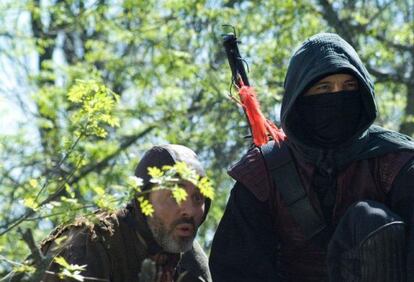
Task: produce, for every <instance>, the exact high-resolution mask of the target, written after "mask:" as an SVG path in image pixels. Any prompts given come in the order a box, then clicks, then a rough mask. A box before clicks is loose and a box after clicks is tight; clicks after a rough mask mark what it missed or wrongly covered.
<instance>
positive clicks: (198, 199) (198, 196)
mask: <svg viewBox="0 0 414 282" xmlns="http://www.w3.org/2000/svg"><path fill="white" fill-rule="evenodd" d="M193 201H194V202H195V203H197V204H202V203H204V201H205V198H204V196H203V195H201V194H196V195H194V196H193Z"/></svg>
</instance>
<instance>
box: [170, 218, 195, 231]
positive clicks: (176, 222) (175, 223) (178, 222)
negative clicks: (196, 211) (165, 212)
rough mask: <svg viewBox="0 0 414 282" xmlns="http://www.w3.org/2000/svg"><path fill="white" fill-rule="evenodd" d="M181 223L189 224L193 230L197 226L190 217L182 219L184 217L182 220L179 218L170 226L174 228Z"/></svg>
mask: <svg viewBox="0 0 414 282" xmlns="http://www.w3.org/2000/svg"><path fill="white" fill-rule="evenodd" d="M182 223H186V224H191V225H192V226H193V228H194V230H196V229H197V226H196V224H195V220H194V218H192V217H190V218H184V217H183V218H179V219H177V220H175V221H173V222H172V224H171V225H172V226H174V227H175V226H177V225H178V224H182Z"/></svg>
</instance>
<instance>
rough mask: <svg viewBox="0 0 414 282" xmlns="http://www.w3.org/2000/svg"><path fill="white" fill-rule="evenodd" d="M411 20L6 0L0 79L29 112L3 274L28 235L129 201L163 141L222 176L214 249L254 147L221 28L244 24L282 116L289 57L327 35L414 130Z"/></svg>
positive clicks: (269, 104)
mask: <svg viewBox="0 0 414 282" xmlns="http://www.w3.org/2000/svg"><path fill="white" fill-rule="evenodd" d="M413 18H414V8H413V5H412V4H410V1H405V0H395V1H360V0H356V1H354V0H352V1H350V0H342V1H331V0H314V1H307V0H299V1H293V0H292V1H290V0H289V1H286V0H283V1H282V0H269V1H234V0H217V1H213V0H204V1H203V0H191V1H176V0H162V1H136V0H121V1H114V0H97V1H86V0H45V1H40V0H23V1H11V0H9V1H2V2H1V4H0V58H1V59H2V61H3V62H5V63H4V64H3V68H2V72H3V73H4V75H5V77H6V78H3V80H1V81H5V79H7V75H9V77H10V80H15V83H14V85H12V86H11V87H0V95H1V97H2V100H1V101H4V100H7V101H8V105H12V106H13V107H15V109H13V111H14V112H15V113H16V114H17V113H20V115H22V116H24V120H23V121H21V122H19V123H18V124H17V125H16V126H15V130H13V132H12V133H3V132H2V131H0V160H1V161H0V187H1V189H0V234H1V235H0V255H1V256H0V277H3V276H5V275H6V274H7V273H8V272H9V271H10V270H11V269H12V268H13V267H14V265H13V264H14V263H17V264H16V265H19V264H18V263H20V262H22V261H23V260H24V258H25V257H27V255H28V254H30V250H29V246H28V244H27V242H26V241H25V240H23V239H22V240H17V238H21V237H22V235H21V230H30V231H31V232H32V234H33V236H34V238H35V241H36V242H39V241H40V240H41V239H42V238H44V237H45V236H46V235H47V234H48V233H49V232H50V231H51V229H52V228H54V227H55V226H57V225H58V224H61V223H65V222H68V221H70V220H72V219H73V218H74V217H75V216H76V215H79V214H84V213H90V212H91V211H93V210H94V209H96V208H99V207H111V208H114V209H116V208H119V207H121V206H123V205H124V204H125V201H126V198H127V197H126V195H127V194H128V191H124V190H123V189H122V187H125V186H126V185H127V182H128V177H129V176H131V175H132V174H133V171H134V167H135V166H136V164H137V163H138V161H139V159H140V157H141V156H142V154H143V152H144V151H145V150H147V149H149V148H150V147H151V146H152V145H155V144H160V143H179V144H184V145H186V146H188V147H190V148H192V149H193V150H194V151H196V153H198V155H199V156H200V159H201V160H202V162H203V163H204V165H205V167H206V168H207V171H208V174H209V176H210V177H211V178H213V179H214V183H215V185H216V195H215V199H214V201H213V205H212V207H211V209H210V214H209V217H208V219H207V221H206V222H205V223H204V224H203V226H202V228H201V229H200V231H199V239H200V241H201V242H202V243H203V246H204V247H205V249H206V251H208V250H209V247H210V244H211V239H212V235H213V234H214V231H215V228H216V227H217V224H218V222H219V220H220V217H221V215H222V213H223V209H224V206H225V203H226V200H227V197H228V195H229V192H230V188H231V186H232V183H233V182H232V180H231V179H230V178H229V177H228V176H227V175H226V167H228V166H229V165H230V164H232V163H234V162H235V161H236V160H237V159H238V158H239V157H240V156H241V155H242V154H243V152H245V151H246V150H247V148H248V147H249V146H250V143H251V141H250V140H249V139H248V138H245V136H246V135H247V134H248V128H247V126H246V122H245V120H244V116H243V112H242V110H241V109H240V108H238V107H237V106H236V105H235V104H234V103H233V102H231V101H230V100H229V99H228V97H227V94H228V91H229V85H230V71H229V68H228V66H227V62H226V57H225V54H224V52H223V50H222V46H221V35H222V33H224V32H228V31H229V29H227V28H223V27H222V25H223V24H230V25H233V26H234V27H235V28H236V31H237V34H238V36H239V38H240V40H241V45H240V48H241V53H242V54H243V55H244V56H245V59H246V61H247V62H248V65H249V69H250V73H249V76H250V81H251V82H252V85H253V86H254V87H255V88H256V90H257V93H258V97H259V100H260V102H261V104H262V110H263V112H264V113H266V115H267V116H268V117H269V118H271V119H273V120H274V121H276V122H278V111H279V107H280V101H281V98H282V95H283V79H284V74H285V71H286V67H287V64H288V61H289V57H290V55H291V53H292V52H293V50H294V49H295V47H296V46H298V44H299V43H301V42H302V41H303V40H305V39H306V38H307V37H308V36H310V35H312V34H314V33H317V32H321V31H329V32H337V33H339V34H340V35H341V36H343V37H344V38H345V39H346V40H347V41H349V42H350V43H351V44H352V45H354V47H355V48H356V49H357V51H358V52H359V54H360V56H361V58H362V60H363V61H364V62H365V63H366V64H367V68H368V70H369V71H370V72H371V74H372V75H373V78H374V80H375V82H376V90H377V97H378V105H379V110H380V117H379V119H378V122H379V123H380V124H381V125H384V126H386V127H388V128H392V129H401V130H402V131H403V132H405V133H407V134H409V135H413V134H414V119H413V118H412V117H413V116H414V34H413V30H414V19H413ZM2 118H4V116H2ZM17 227H19V228H20V229H18V228H17ZM19 230H20V231H19Z"/></svg>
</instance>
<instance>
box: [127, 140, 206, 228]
mask: <svg viewBox="0 0 414 282" xmlns="http://www.w3.org/2000/svg"><path fill="white" fill-rule="evenodd" d="M177 162H184V163H186V164H187V166H188V167H189V168H190V169H193V170H195V171H196V173H197V174H198V175H199V176H201V177H203V176H206V173H205V171H204V169H203V166H202V165H201V163H200V161H199V160H198V158H197V155H196V154H195V153H194V152H193V150H191V149H190V148H187V147H185V146H182V145H176V144H168V145H162V146H154V147H152V148H151V149H150V150H148V151H147V152H146V153H145V155H144V156H143V157H142V159H141V160H140V162H139V164H138V165H137V167H136V169H135V176H136V177H139V178H141V179H142V180H143V190H147V189H149V188H150V187H151V183H150V179H151V177H150V175H149V174H148V168H149V167H157V168H160V169H161V168H162V167H163V166H166V165H174V164H175V163H177ZM210 205H211V200H210V199H208V198H206V205H205V211H204V218H203V221H204V220H205V218H206V216H207V213H208V211H209V209H210Z"/></svg>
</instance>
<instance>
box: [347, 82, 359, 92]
mask: <svg viewBox="0 0 414 282" xmlns="http://www.w3.org/2000/svg"><path fill="white" fill-rule="evenodd" d="M345 87H346V89H348V90H355V89H358V83H357V82H349V83H347V84H346V85H345Z"/></svg>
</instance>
